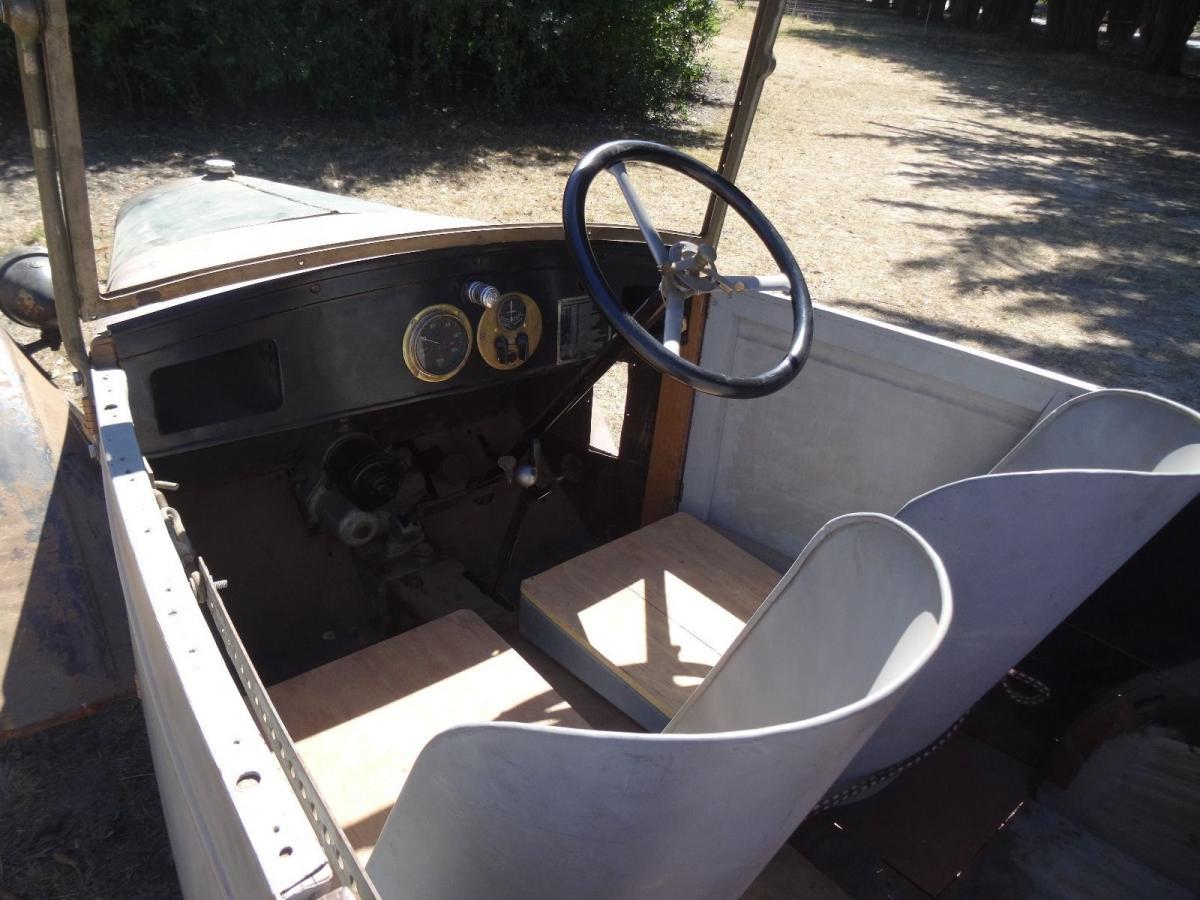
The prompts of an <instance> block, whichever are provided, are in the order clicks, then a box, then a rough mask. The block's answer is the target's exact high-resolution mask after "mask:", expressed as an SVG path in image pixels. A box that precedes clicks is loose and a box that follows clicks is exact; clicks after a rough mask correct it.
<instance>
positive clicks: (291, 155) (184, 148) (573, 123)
mask: <svg viewBox="0 0 1200 900" xmlns="http://www.w3.org/2000/svg"><path fill="white" fill-rule="evenodd" d="M729 105H730V104H729V100H728V99H727V98H724V97H723V96H716V95H713V96H708V97H705V98H703V99H702V100H701V101H700V102H699V103H698V104H697V105H696V106H695V107H694V108H693V112H692V115H691V117H690V118H689V119H688V120H686V121H684V120H677V121H670V122H658V121H650V120H647V119H644V118H640V117H630V116H619V115H610V114H600V115H596V114H588V113H585V112H582V111H580V110H579V109H577V108H570V107H551V106H546V107H539V108H537V109H531V110H528V111H527V112H526V113H525V114H523V115H521V116H512V115H504V114H501V113H499V112H497V111H496V110H494V109H491V108H483V107H470V106H463V107H437V108H426V109H422V110H419V111H417V112H413V113H404V114H398V115H395V116H391V117H383V118H378V119H375V120H372V121H369V122H355V121H351V120H343V121H332V122H331V121H329V120H328V118H325V119H322V118H320V117H317V116H316V115H314V114H311V113H306V112H304V111H299V110H281V111H279V112H277V113H273V114H272V113H268V114H265V115H261V116H257V117H255V118H252V119H245V118H237V119H230V120H224V119H221V118H210V119H207V120H205V121H201V122H196V121H192V120H168V119H161V118H160V119H146V118H137V119H131V118H125V117H121V116H117V115H113V114H111V113H99V112H96V111H89V110H86V109H85V110H84V111H83V113H84V119H85V121H84V128H83V131H84V138H85V140H84V146H85V150H86V153H87V166H88V173H89V175H92V176H94V175H99V174H103V173H109V172H118V173H119V172H121V171H123V170H132V169H145V168H150V169H151V170H154V171H170V170H179V172H178V173H179V174H190V173H192V172H193V171H196V170H198V169H199V167H200V165H201V164H202V163H203V161H204V160H205V159H208V158H211V157H213V156H215V155H217V156H227V157H229V158H232V159H234V160H235V161H236V162H238V163H239V171H244V173H245V174H253V175H256V176H259V177H263V178H267V179H271V180H277V181H287V182H289V183H291V184H299V185H305V186H311V187H318V188H325V189H329V186H330V185H329V181H330V179H331V177H332V178H334V179H336V180H337V181H339V182H340V184H339V185H338V188H339V189H340V190H341V191H343V192H345V193H356V192H358V191H362V190H366V189H367V188H370V187H372V186H375V185H378V184H383V183H387V182H390V181H394V180H396V179H402V178H406V177H409V176H413V175H429V176H431V177H434V178H459V177H463V176H467V177H469V176H471V175H472V174H478V173H481V172H486V170H487V169H488V168H489V166H490V164H491V163H493V162H494V161H496V160H520V161H524V162H527V163H529V164H533V165H538V166H544V165H568V164H570V165H573V164H574V162H575V160H576V159H578V158H579V156H581V155H582V154H583V153H584V152H585V151H586V150H588V149H590V148H591V147H593V146H595V145H596V144H598V143H601V142H603V141H606V140H612V139H614V138H617V137H630V138H641V139H645V140H654V141H658V142H661V143H667V144H671V145H673V146H678V147H687V148H704V149H712V148H717V147H719V146H720V143H721V133H720V131H719V130H717V131H713V130H712V129H709V128H705V127H704V124H703V123H705V122H708V121H711V120H712V119H714V118H715V117H722V116H725V115H727V114H728V107H729ZM6 131H7V132H8V133H7V134H5V135H3V137H0V182H4V181H11V180H14V179H24V178H29V177H31V176H32V165H31V161H30V158H29V151H28V147H27V141H28V135H27V134H26V133H25V131H24V127H23V124H22V123H21V122H19V121H15V122H13V123H12V126H11V127H10V128H8V129H6Z"/></svg>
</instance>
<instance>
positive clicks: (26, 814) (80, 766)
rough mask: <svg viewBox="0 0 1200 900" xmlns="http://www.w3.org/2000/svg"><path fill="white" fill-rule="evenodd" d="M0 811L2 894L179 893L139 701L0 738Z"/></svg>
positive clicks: (156, 896)
mask: <svg viewBox="0 0 1200 900" xmlns="http://www.w3.org/2000/svg"><path fill="white" fill-rule="evenodd" d="M68 761H70V762H68ZM0 810H3V814H2V815H0V863H2V865H0V897H4V898H5V900H9V898H17V900H35V898H45V897H62V898H67V897H78V898H84V897H86V898H91V900H102V898H103V900H108V898H111V900H165V898H169V897H177V896H179V884H178V882H177V881H176V878H175V867H174V863H173V862H172V859H171V848H170V845H169V844H168V842H167V833H166V827H165V825H164V824H163V817H162V810H161V808H160V807H159V801H158V787H157V784H156V783H155V780H154V766H153V764H152V762H151V759H150V746H149V743H148V742H147V740H146V726H145V723H144V721H143V719H142V712H141V706H140V704H139V702H138V701H137V700H136V699H129V700H121V701H118V702H116V703H113V704H111V705H110V706H108V707H106V708H104V709H103V710H101V711H100V712H98V713H96V714H95V715H92V716H89V717H87V718H85V719H79V720H77V721H75V722H72V723H70V724H67V725H60V726H58V727H56V728H51V729H48V730H46V731H42V732H39V733H38V734H35V735H32V736H31V737H25V738H14V739H11V740H7V741H4V742H3V743H0Z"/></svg>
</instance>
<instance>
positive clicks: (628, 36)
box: [3, 0, 718, 115]
mask: <svg viewBox="0 0 1200 900" xmlns="http://www.w3.org/2000/svg"><path fill="white" fill-rule="evenodd" d="M71 19H72V22H71V24H72V30H71V35H72V43H73V45H74V52H75V64H76V75H77V80H78V83H79V86H80V92H81V94H83V95H84V96H85V97H87V98H88V99H89V100H93V101H101V102H103V101H105V100H107V101H110V102H112V103H115V104H118V105H120V106H122V107H127V108H132V109H134V110H137V111H154V110H160V111H169V112H180V111H182V112H188V113H192V114H197V113H202V112H205V111H208V110H211V109H214V108H220V107H225V108H229V107H232V108H253V107H261V106H264V105H274V104H278V103H280V102H283V101H290V102H297V103H308V104H311V105H313V106H315V107H316V108H318V109H320V110H322V111H323V112H333V113H347V114H370V113H376V112H380V111H382V110H384V109H387V108H391V107H394V106H396V105H400V104H408V103H411V102H413V101H437V100H443V99H455V100H457V99H466V98H473V99H478V100H480V101H483V102H490V103H496V104H499V105H501V106H502V107H504V108H506V109H509V110H514V109H517V108H519V107H521V106H522V105H524V104H528V103H531V102H545V101H554V102H558V101H567V102H572V103H577V104H582V105H584V106H588V107H591V108H604V109H619V110H622V111H628V112H635V113H641V114H649V115H663V114H670V113H673V112H676V111H678V109H679V108H680V107H681V106H682V105H683V104H685V103H686V102H687V101H688V99H690V97H691V96H692V95H693V94H694V92H695V90H696V88H697V87H698V85H699V83H700V81H701V80H702V79H703V77H704V74H705V70H704V65H703V62H702V61H701V52H702V50H703V48H704V47H705V45H706V44H707V43H708V41H709V40H711V38H712V37H713V35H714V34H715V33H716V30H717V24H718V11H717V0H588V2H580V0H399V2H397V0H76V2H74V3H73V5H72V9H71ZM10 44H11V42H5V46H4V53H5V56H6V58H5V59H4V60H3V62H4V63H5V64H6V69H7V71H8V72H9V73H10V75H12V76H15V69H14V68H13V67H12V58H11V57H12V54H11V48H10V46H8V45H10ZM13 82H15V77H13V79H12V81H11V82H10V81H9V80H8V79H7V78H6V79H5V82H4V83H13Z"/></svg>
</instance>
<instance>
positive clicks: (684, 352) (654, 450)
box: [642, 295, 708, 525]
mask: <svg viewBox="0 0 1200 900" xmlns="http://www.w3.org/2000/svg"><path fill="white" fill-rule="evenodd" d="M692 303H693V309H692V313H691V315H690V316H688V322H687V329H686V330H685V331H684V337H685V339H686V342H685V343H684V344H683V346H682V347H680V351H679V355H680V356H682V357H683V358H684V359H686V360H688V361H689V362H694V363H699V362H700V348H701V345H702V344H703V343H704V326H705V324H706V323H707V322H708V297H707V295H705V296H704V297H697V298H695V299H694V300H693V301H692ZM694 398H695V392H694V391H693V390H692V389H691V388H690V387H688V386H687V385H685V384H682V383H681V382H678V381H676V380H675V379H674V378H667V377H664V378H663V380H662V387H660V388H659V391H658V413H657V414H656V416H655V419H654V441H653V443H652V444H651V446H650V465H649V468H648V471H647V473H646V490H645V492H644V493H643V494H642V524H643V525H649V524H650V523H651V522H657V521H658V520H659V519H663V518H666V517H667V516H669V515H671V514H672V513H674V512H675V511H676V509H677V508H678V506H679V493H680V487H681V484H682V481H683V464H684V461H685V460H686V458H687V443H688V432H689V431H690V430H691V427H692V403H693V400H694Z"/></svg>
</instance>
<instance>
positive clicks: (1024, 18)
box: [1014, 0, 1037, 43]
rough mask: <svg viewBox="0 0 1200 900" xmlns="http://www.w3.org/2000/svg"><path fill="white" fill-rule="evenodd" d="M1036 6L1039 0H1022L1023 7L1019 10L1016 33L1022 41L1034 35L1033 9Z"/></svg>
mask: <svg viewBox="0 0 1200 900" xmlns="http://www.w3.org/2000/svg"><path fill="white" fill-rule="evenodd" d="M1036 6H1037V0H1021V7H1020V9H1018V10H1017V18H1016V25H1017V27H1016V30H1015V32H1014V34H1015V36H1016V38H1017V40H1018V41H1021V42H1022V43H1024V42H1025V41H1027V40H1029V38H1030V37H1031V36H1032V35H1033V27H1032V26H1033V21H1032V20H1033V10H1034V7H1036Z"/></svg>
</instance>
